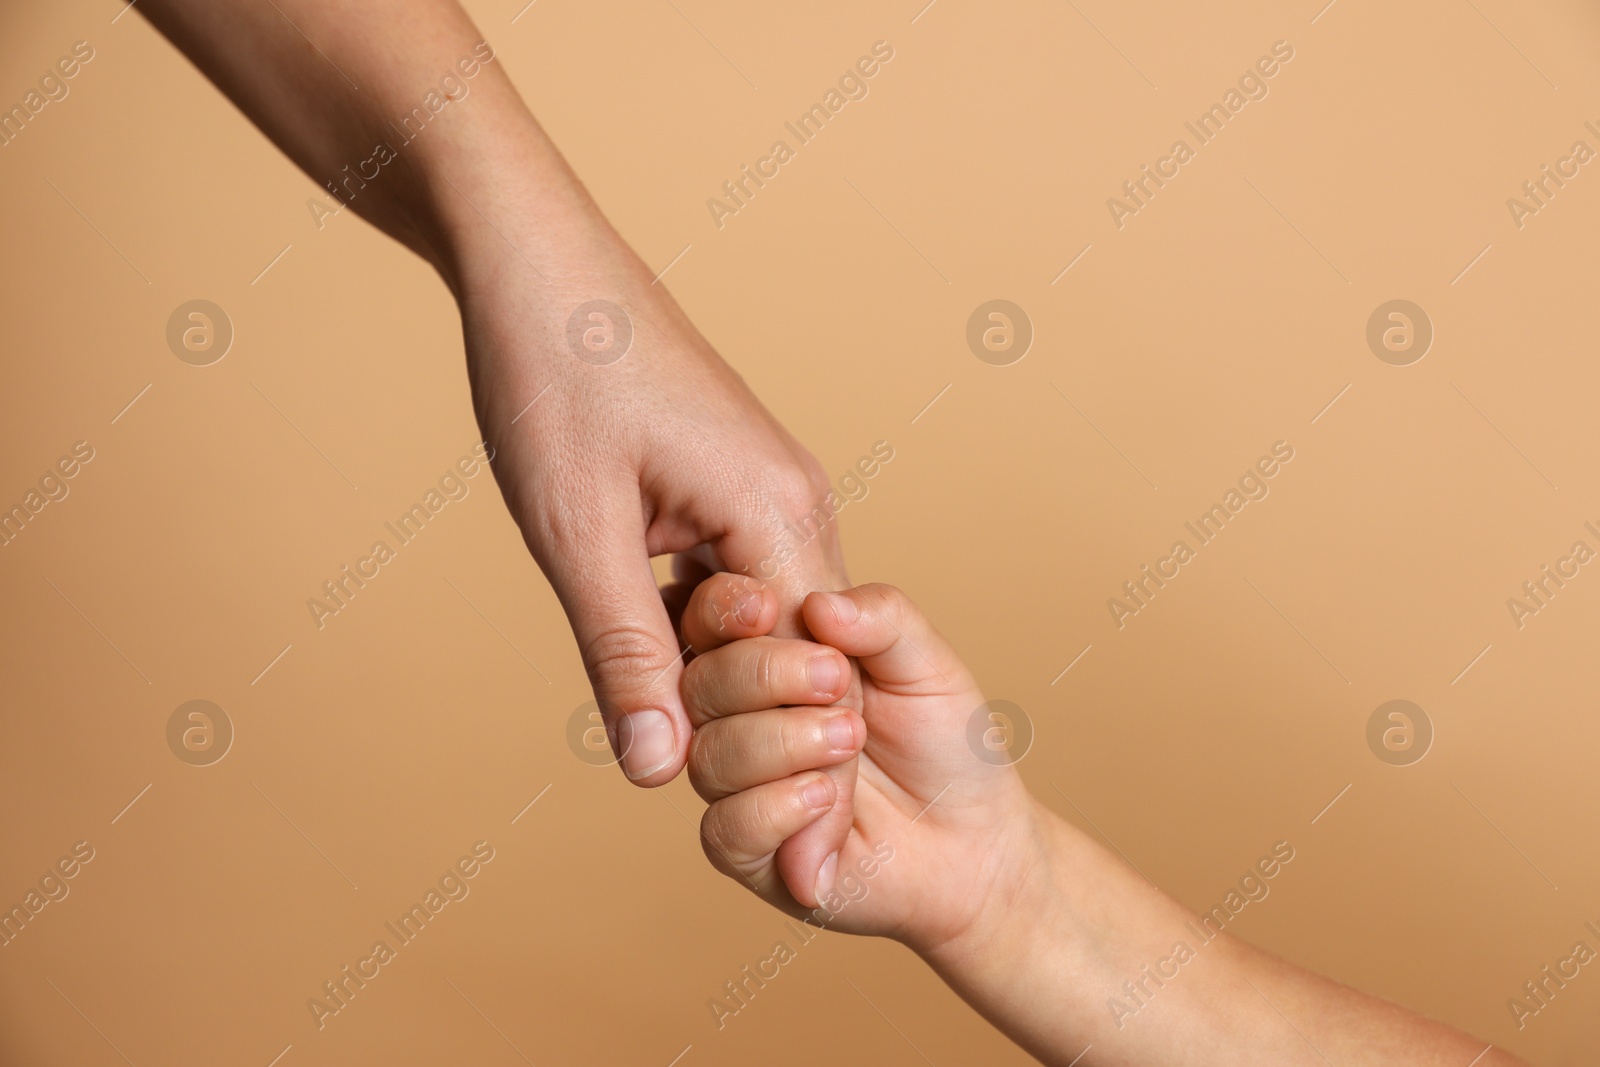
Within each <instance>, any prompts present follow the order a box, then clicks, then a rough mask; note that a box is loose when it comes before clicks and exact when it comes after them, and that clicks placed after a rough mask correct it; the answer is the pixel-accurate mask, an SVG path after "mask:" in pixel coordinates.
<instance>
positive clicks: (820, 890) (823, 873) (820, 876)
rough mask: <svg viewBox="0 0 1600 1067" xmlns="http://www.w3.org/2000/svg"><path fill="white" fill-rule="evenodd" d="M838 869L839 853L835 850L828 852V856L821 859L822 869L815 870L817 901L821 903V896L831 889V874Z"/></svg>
mask: <svg viewBox="0 0 1600 1067" xmlns="http://www.w3.org/2000/svg"><path fill="white" fill-rule="evenodd" d="M838 869H839V854H838V853H837V852H830V853H828V858H827V859H825V860H823V861H822V869H821V870H819V871H818V872H817V902H818V903H821V901H822V898H823V897H825V896H827V895H828V893H829V892H830V891H831V890H832V889H833V876H834V872H836V871H837V870H838Z"/></svg>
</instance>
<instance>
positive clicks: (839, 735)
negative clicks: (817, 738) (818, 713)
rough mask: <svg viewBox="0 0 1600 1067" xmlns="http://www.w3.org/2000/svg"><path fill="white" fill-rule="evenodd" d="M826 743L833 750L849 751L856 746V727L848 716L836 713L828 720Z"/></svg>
mask: <svg viewBox="0 0 1600 1067" xmlns="http://www.w3.org/2000/svg"><path fill="white" fill-rule="evenodd" d="M828 744H830V745H832V746H833V750H834V751H835V752H849V751H851V750H853V749H854V748H855V747H856V728H855V727H854V726H853V725H851V723H850V716H848V715H837V716H835V717H834V718H832V719H830V720H829V721H828Z"/></svg>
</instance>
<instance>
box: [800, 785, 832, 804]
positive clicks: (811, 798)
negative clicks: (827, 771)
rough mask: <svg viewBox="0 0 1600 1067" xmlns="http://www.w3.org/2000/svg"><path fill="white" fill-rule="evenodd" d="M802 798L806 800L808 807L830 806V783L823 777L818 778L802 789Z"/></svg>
mask: <svg viewBox="0 0 1600 1067" xmlns="http://www.w3.org/2000/svg"><path fill="white" fill-rule="evenodd" d="M800 799H801V800H804V801H805V802H806V807H808V808H811V809H812V810H814V811H815V810H820V809H822V808H825V807H827V806H828V783H827V782H825V781H823V780H822V779H821V778H818V779H816V780H815V781H813V782H812V783H811V784H810V785H807V786H806V787H805V788H804V789H802V790H801V791H800Z"/></svg>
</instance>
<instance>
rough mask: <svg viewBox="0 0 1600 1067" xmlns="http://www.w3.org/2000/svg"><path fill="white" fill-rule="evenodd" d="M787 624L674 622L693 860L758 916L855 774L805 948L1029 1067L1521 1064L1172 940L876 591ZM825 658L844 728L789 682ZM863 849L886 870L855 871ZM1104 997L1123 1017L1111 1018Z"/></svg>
mask: <svg viewBox="0 0 1600 1067" xmlns="http://www.w3.org/2000/svg"><path fill="white" fill-rule="evenodd" d="M802 611H803V614H804V618H805V623H806V627H807V629H808V630H809V632H810V633H811V634H812V635H813V636H814V637H815V639H816V640H815V642H813V641H808V640H801V639H793V638H779V637H773V636H770V634H771V631H772V626H773V624H774V622H775V621H776V619H777V616H778V600H777V597H776V594H775V593H774V591H772V590H770V589H766V588H764V587H762V586H761V585H760V584H759V583H754V582H750V581H748V580H747V579H744V578H741V577H738V576H734V575H730V574H717V575H712V576H709V577H706V578H705V579H704V580H703V581H701V582H700V583H699V584H698V585H697V586H696V587H695V589H694V592H693V594H692V595H691V596H690V598H689V600H688V603H687V605H686V607H685V608H684V610H683V613H682V617H681V622H680V625H681V628H682V631H683V636H684V639H685V640H686V641H688V642H689V643H691V644H692V646H693V647H694V648H695V649H696V650H697V651H698V652H699V654H698V655H697V656H696V657H695V659H694V660H693V661H692V662H691V663H690V665H689V668H688V670H687V671H686V672H685V674H684V679H683V683H684V698H685V703H686V705H687V707H688V711H689V715H690V718H691V719H692V720H693V721H694V722H695V724H696V733H695V738H694V743H693V745H692V746H691V749H690V757H689V773H690V778H691V781H692V782H693V783H694V786H695V788H696V789H697V790H698V791H699V792H700V794H701V796H703V797H704V798H705V799H706V800H707V801H709V802H710V807H709V808H707V810H706V813H705V816H704V818H703V820H702V823H701V835H702V840H703V843H704V845H705V850H706V855H707V857H708V858H709V859H710V860H711V862H712V864H713V866H715V867H716V868H717V869H718V870H721V871H722V872H723V873H725V874H728V875H729V876H730V877H733V878H735V880H737V881H739V882H740V883H741V884H744V885H746V886H747V887H748V888H750V889H751V890H752V891H753V892H755V893H756V894H757V895H758V896H760V897H762V898H763V899H764V900H767V901H768V902H770V903H772V904H773V905H775V906H776V907H778V908H781V909H783V910H784V911H787V912H789V913H790V914H792V915H797V916H805V915H810V914H811V910H810V908H809V907H807V906H803V904H802V902H801V901H800V900H798V899H797V894H794V893H792V892H791V891H790V889H789V887H788V885H787V884H786V882H785V877H784V873H783V871H782V870H781V868H780V866H779V865H778V864H776V863H775V862H774V857H775V854H776V853H777V851H778V849H779V848H780V847H781V845H782V843H783V841H784V840H786V839H787V838H788V837H790V836H791V835H793V834H795V833H798V832H801V831H802V830H803V829H804V828H805V827H806V826H808V825H810V823H811V821H812V820H813V819H816V818H819V817H820V816H821V814H822V813H823V812H825V811H827V810H828V803H829V801H830V800H831V790H832V780H831V779H830V778H829V777H828V776H827V775H826V774H825V773H823V772H824V769H825V768H828V767H830V766H834V765H836V764H837V763H838V762H840V761H842V760H845V759H849V758H855V759H856V760H857V762H858V766H859V768H860V778H859V783H858V785H857V788H856V793H855V798H854V799H855V808H854V824H853V825H852V827H851V830H850V834H849V836H848V838H847V839H846V841H845V844H844V847H843V849H842V850H841V851H840V853H839V859H838V864H839V869H840V870H841V871H844V870H850V869H852V868H853V869H856V870H858V871H860V872H861V873H862V877H861V878H860V882H861V883H862V884H864V885H866V887H867V889H866V892H865V895H859V894H858V896H859V899H855V900H851V901H850V902H849V903H847V904H845V905H844V906H843V907H842V908H839V909H837V914H836V915H833V917H832V918H831V920H829V921H828V922H827V926H828V928H829V929H834V930H841V931H845V932H848V933H855V934H869V935H877V936H881V937H889V938H893V939H894V940H897V941H900V942H901V943H903V944H905V945H906V946H907V947H908V948H910V949H911V950H912V951H913V952H915V953H916V954H917V955H919V956H920V957H921V958H922V959H923V960H924V961H926V962H927V964H928V965H929V966H930V967H932V968H933V969H934V970H935V971H936V972H937V973H938V974H939V976H940V977H941V978H943V979H944V981H945V982H946V983H947V984H949V986H950V987H951V988H952V989H953V990H954V991H955V992H956V993H957V994H959V995H960V996H961V997H962V998H963V999H964V1000H966V1001H967V1002H968V1003H969V1004H971V1005H972V1006H973V1007H974V1008H975V1009H977V1010H978V1011H979V1012H980V1013H982V1014H983V1016H984V1017H985V1018H987V1019H988V1020H989V1021H990V1022H991V1023H993V1024H994V1025H995V1026H996V1027H998V1028H999V1029H1000V1030H1002V1031H1004V1032H1005V1033H1006V1034H1007V1035H1008V1036H1010V1037H1011V1038H1012V1039H1013V1040H1015V1041H1016V1042H1017V1043H1018V1044H1019V1045H1021V1046H1022V1047H1023V1048H1025V1049H1026V1050H1027V1051H1028V1052H1030V1053H1032V1054H1033V1055H1034V1056H1035V1057H1037V1058H1038V1059H1040V1060H1041V1061H1043V1062H1045V1063H1047V1064H1051V1065H1060V1067H1065V1065H1067V1064H1070V1063H1073V1062H1074V1059H1075V1058H1076V1057H1078V1056H1079V1055H1080V1054H1082V1053H1083V1052H1084V1049H1085V1047H1086V1046H1091V1047H1090V1048H1089V1051H1088V1053H1087V1054H1084V1055H1083V1058H1082V1059H1079V1060H1077V1061H1076V1062H1077V1063H1078V1065H1079V1067H1106V1065H1122V1064H1128V1065H1132V1064H1152V1063H1160V1064H1183V1065H1194V1067H1199V1065H1209V1064H1217V1065H1219V1067H1221V1065H1227V1067H1236V1065H1239V1064H1262V1065H1272V1067H1280V1065H1283V1064H1307V1065H1321V1067H1326V1065H1327V1064H1328V1063H1329V1062H1332V1063H1336V1064H1340V1065H1341V1067H1353V1065H1358V1064H1370V1065H1374V1067H1376V1065H1390V1064H1396V1063H1404V1064H1414V1065H1426V1067H1468V1064H1472V1065H1473V1067H1508V1065H1514V1064H1519V1063H1521V1062H1522V1061H1520V1060H1518V1059H1516V1058H1515V1057H1513V1056H1511V1055H1509V1054H1507V1053H1505V1052H1502V1051H1500V1050H1498V1049H1489V1048H1488V1043H1487V1042H1484V1041H1481V1040H1478V1039H1476V1038H1473V1037H1469V1036H1468V1035H1466V1034H1463V1033H1461V1032H1459V1031H1456V1030H1453V1029H1451V1028H1450V1027H1447V1026H1444V1025H1443V1024H1441V1023H1437V1022H1433V1021H1431V1020H1428V1019H1425V1018H1423V1017H1421V1016H1419V1015H1415V1014H1413V1013H1411V1012H1408V1011H1406V1010H1405V1009H1403V1008H1400V1007H1398V1006H1397V1005H1394V1004H1391V1003H1389V1002H1388V1001H1384V1000H1380V999H1378V998H1376V997H1371V996H1367V995H1366V994H1363V993H1359V992H1357V991H1355V990H1353V989H1350V988H1349V987H1347V986H1343V985H1340V984H1339V983H1337V982H1333V981H1330V980H1328V979H1326V978H1323V977H1321V976H1319V975H1316V974H1313V973H1311V972H1309V971H1306V970H1304V969H1302V968H1300V967H1296V966H1294V965H1293V964H1290V963H1287V962H1285V961H1283V960H1280V959H1277V958H1275V957H1273V956H1271V955H1269V954H1267V953H1265V952H1262V951H1260V950H1259V949H1256V948H1253V947H1251V946H1250V945H1248V944H1245V943H1244V942H1243V941H1240V940H1239V939H1238V938H1236V937H1234V936H1233V935H1232V934H1229V933H1222V934H1220V935H1217V936H1216V937H1215V940H1213V941H1211V942H1209V943H1204V942H1202V941H1201V939H1200V938H1199V937H1197V936H1196V933H1195V931H1194V929H1193V928H1192V927H1191V926H1190V925H1188V924H1190V923H1192V924H1194V926H1195V927H1198V926H1199V925H1200V922H1199V918H1198V916H1196V915H1195V914H1194V913H1193V912H1191V911H1189V910H1188V909H1187V908H1184V907H1183V906H1181V905H1179V904H1178V903H1176V902H1175V901H1173V900H1172V899H1171V898H1169V897H1167V896H1166V895H1165V894H1163V893H1162V892H1161V891H1160V890H1158V889H1157V888H1156V887H1155V886H1153V885H1151V884H1150V883H1149V882H1147V881H1146V880H1145V879H1144V878H1143V876H1141V875H1140V874H1138V873H1137V872H1136V871H1134V870H1133V869H1132V868H1131V867H1129V866H1128V865H1127V863H1126V862H1124V861H1123V860H1121V859H1120V858H1118V857H1116V856H1114V855H1113V854H1112V853H1111V852H1110V851H1109V850H1107V849H1106V848H1104V847H1102V846H1101V845H1100V844H1099V843H1098V842H1097V841H1096V840H1094V839H1093V838H1092V837H1090V836H1089V835H1088V834H1086V833H1084V832H1083V831H1080V830H1078V829H1077V828H1076V827H1075V826H1073V825H1072V824H1071V823H1068V822H1066V821H1064V820H1063V819H1061V818H1058V817H1057V816H1056V815H1055V814H1053V813H1052V812H1051V811H1049V810H1048V809H1047V808H1046V807H1045V806H1044V805H1042V804H1040V803H1039V802H1038V801H1036V800H1035V799H1034V798H1033V797H1032V796H1031V795H1030V794H1029V793H1028V790H1027V789H1026V788H1025V787H1024V785H1023V783H1022V780H1021V778H1020V777H1019V776H1018V774H1017V773H1016V770H1015V768H1014V767H1013V766H1011V765H1010V764H1008V763H1004V762H1001V763H998V764H997V763H992V762H987V761H985V760H981V759H979V758H977V757H976V756H975V755H974V754H973V751H972V749H971V748H970V747H969V745H968V741H967V724H968V718H969V716H971V714H972V712H973V710H974V709H975V708H977V707H979V706H980V705H982V704H983V702H984V697H983V694H982V693H981V692H980V691H979V689H978V687H977V685H976V683H975V682H974V681H973V678H972V676H971V675H970V674H969V673H968V672H967V670H966V668H965V667H964V666H963V664H962V662H961V660H960V658H959V657H957V656H956V654H955V653H954V651H953V650H952V649H951V648H950V646H949V645H948V644H947V643H946V642H945V640H944V639H943V638H942V637H941V636H940V635H939V634H938V632H937V631H936V630H934V629H933V627H932V626H931V625H930V624H929V622H928V620H927V619H926V618H925V617H924V616H923V615H922V614H921V612H919V611H918V610H917V609H916V607H915V606H914V605H913V604H912V603H911V602H910V601H909V600H908V599H907V598H906V597H905V595H904V594H903V593H901V592H900V591H899V590H897V589H894V588H892V587H890V586H884V585H868V586H862V587H860V588H856V589H846V590H844V591H842V592H840V593H812V594H811V595H810V596H809V597H807V598H806V600H805V601H804V603H803V606H802ZM847 656H848V657H853V658H855V659H856V660H857V661H858V662H859V664H860V667H861V679H862V686H861V698H860V710H859V712H858V711H856V710H854V708H853V706H838V705H837V704H836V699H837V697H838V696H839V695H840V689H834V690H828V689H823V690H821V691H819V689H818V686H816V685H815V684H814V683H813V676H812V673H811V666H812V664H813V663H814V662H817V661H819V660H824V659H827V658H829V657H833V658H835V660H836V663H835V666H836V667H837V668H839V669H841V670H842V668H843V666H844V664H845V662H846V659H845V657H847ZM840 688H842V687H840ZM847 704H850V705H853V704H854V701H853V700H852V701H847ZM833 724H843V725H842V726H841V727H840V728H838V729H836V730H835V731H833V732H832V733H830V730H829V727H830V725H833ZM843 726H848V728H849V729H848V731H846V730H845V729H844V728H843ZM881 842H886V843H888V844H889V845H890V846H891V847H892V848H893V858H892V859H891V860H889V861H888V862H883V863H873V862H872V860H873V859H875V858H877V854H875V853H874V851H873V849H874V846H875V845H878V844H879V843H881ZM863 863H865V865H866V866H865V868H863V867H862V866H861V865H862V864H863ZM867 870H871V871H872V872H873V873H871V875H870V876H867V875H866V871H867ZM1177 941H1184V942H1186V943H1187V944H1188V945H1189V947H1190V948H1192V949H1193V950H1194V956H1193V958H1192V959H1191V960H1189V961H1188V962H1186V963H1182V964H1179V963H1177V962H1176V961H1174V962H1171V963H1168V964H1167V965H1166V966H1165V969H1166V970H1167V971H1168V972H1169V973H1171V972H1172V971H1176V975H1175V976H1174V977H1171V978H1169V979H1166V980H1165V981H1163V982H1162V983H1161V984H1160V985H1159V986H1157V984H1156V983H1155V982H1154V981H1152V980H1150V979H1148V978H1145V979H1144V986H1143V990H1144V991H1143V992H1142V993H1141V994H1140V996H1139V997H1138V999H1134V998H1131V997H1130V996H1129V995H1128V993H1127V990H1126V988H1125V987H1124V985H1123V983H1124V982H1127V981H1138V980H1140V979H1141V978H1143V976H1144V975H1145V974H1146V973H1147V972H1146V970H1145V969H1146V968H1151V969H1154V968H1156V966H1157V964H1158V963H1159V962H1160V961H1161V960H1163V959H1168V960H1171V959H1172V957H1173V947H1174V943H1175V942H1177ZM1112 998H1116V999H1117V1000H1118V1001H1120V1002H1121V1003H1122V1004H1124V1005H1127V1006H1129V1007H1137V1009H1138V1010H1137V1011H1125V1012H1120V1013H1119V1012H1116V1011H1114V1010H1113V1009H1112V1008H1111V1007H1110V1005H1109V1004H1108V1001H1110V1000H1111V999H1112ZM1486 1049H1487V1051H1486Z"/></svg>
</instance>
